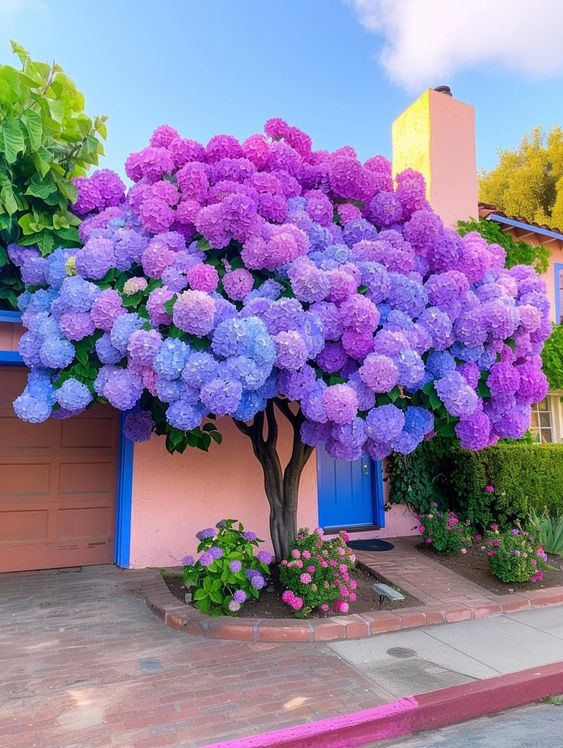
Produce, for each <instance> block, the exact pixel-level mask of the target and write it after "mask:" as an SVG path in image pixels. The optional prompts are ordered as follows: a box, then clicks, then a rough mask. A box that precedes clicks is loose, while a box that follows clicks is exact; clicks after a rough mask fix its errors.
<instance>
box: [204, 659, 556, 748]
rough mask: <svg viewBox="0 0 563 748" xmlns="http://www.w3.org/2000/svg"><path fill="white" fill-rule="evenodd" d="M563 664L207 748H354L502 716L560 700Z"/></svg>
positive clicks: (205, 747) (464, 685)
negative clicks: (554, 699)
mask: <svg viewBox="0 0 563 748" xmlns="http://www.w3.org/2000/svg"><path fill="white" fill-rule="evenodd" d="M562 682H563V663H562V662H557V663H553V664H551V665H542V666H539V667H535V668H529V669H528V670H521V671H519V672H517V673H510V674H508V675H500V676H496V677H494V678H486V679H484V680H480V681H476V682H474V683H464V684H463V685H461V686H452V687H450V688H444V689H441V690H440V691H430V692H429V693H423V694H418V695H417V696H407V697H405V698H402V699H398V700H397V701H393V702H391V703H390V704H384V705H382V706H378V707H375V708H373V709H366V710H364V711H362V712H353V713H351V714H343V715H340V716H337V717H332V718H329V719H324V720H318V721H316V722H307V723H303V724H300V725H295V726H294V727H286V728H282V729H281V730H274V731H272V732H266V733H262V734H261V735H251V736H248V737H245V738H239V739H235V740H227V741H225V742H221V743H209V744H207V745H206V746H204V748H301V747H302V746H308V747H309V748H315V747H316V746H318V748H352V747H353V746H362V745H366V744H367V743H370V744H371V743H373V742H375V741H379V740H389V739H396V738H401V737H406V736H407V735H414V734H415V733H420V732H424V731H426V730H436V729H438V728H441V727H447V726H448V725H453V724H457V723H459V722H465V721H467V720H471V719H476V718H477V717H483V716H485V715H488V714H496V713H497V712H502V711H505V710H506V709H514V708H515V707H520V706H524V705H526V704H531V703H533V702H535V701H540V700H541V699H545V698H548V697H549V696H558V695H559V694H560V692H561V683H562Z"/></svg>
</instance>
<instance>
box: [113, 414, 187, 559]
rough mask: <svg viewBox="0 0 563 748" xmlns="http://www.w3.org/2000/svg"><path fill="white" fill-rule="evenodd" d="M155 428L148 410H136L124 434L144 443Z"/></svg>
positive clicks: (128, 421) (127, 423)
mask: <svg viewBox="0 0 563 748" xmlns="http://www.w3.org/2000/svg"><path fill="white" fill-rule="evenodd" d="M153 427H154V421H153V419H152V415H151V414H150V413H149V412H148V411H147V410H141V409H140V408H136V409H135V410H132V411H130V412H129V413H127V415H126V417H125V424H124V427H123V433H124V434H125V436H126V437H127V438H128V439H130V440H131V441H132V442H144V441H148V440H149V439H150V438H151V435H152V430H153ZM186 563H187V562H186ZM190 563H193V560H192V561H191V562H190Z"/></svg>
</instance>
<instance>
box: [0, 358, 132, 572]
mask: <svg viewBox="0 0 563 748" xmlns="http://www.w3.org/2000/svg"><path fill="white" fill-rule="evenodd" d="M25 378H26V372H25V370H24V369H23V367H22V368H9V367H4V368H2V367H0V572H2V571H18V570H22V571H23V570H29V569H50V568H58V567H64V566H83V565H87V564H101V563H108V562H111V561H112V560H113V542H114V526H115V492H116V484H117V461H118V444H119V417H118V414H117V413H116V412H115V411H114V410H112V409H111V408H108V407H107V406H95V407H93V408H91V409H89V410H88V411H87V412H86V413H84V414H81V415H80V416H76V417H75V418H72V419H69V420H64V421H61V420H56V419H50V420H49V421H47V422H46V423H43V424H26V423H23V422H22V421H19V420H18V419H17V418H16V416H15V414H14V412H13V409H12V405H11V402H12V400H13V398H14V397H16V396H17V395H18V394H19V393H20V392H21V391H22V389H23V387H24V386H25Z"/></svg>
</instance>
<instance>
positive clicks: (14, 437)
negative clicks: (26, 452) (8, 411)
mask: <svg viewBox="0 0 563 748" xmlns="http://www.w3.org/2000/svg"><path fill="white" fill-rule="evenodd" d="M52 432H53V429H52V427H51V425H50V424H49V423H26V422H25V421H20V420H19V418H14V416H13V415H12V416H0V449H11V450H15V449H45V448H47V447H50V446H51V443H52V437H53V433H52Z"/></svg>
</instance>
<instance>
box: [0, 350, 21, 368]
mask: <svg viewBox="0 0 563 748" xmlns="http://www.w3.org/2000/svg"><path fill="white" fill-rule="evenodd" d="M1 364H8V366H9V365H10V364H12V365H13V366H23V359H22V357H21V356H20V354H19V353H18V352H17V351H0V365H1Z"/></svg>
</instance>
